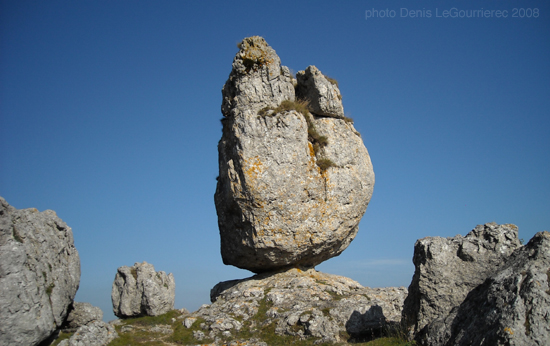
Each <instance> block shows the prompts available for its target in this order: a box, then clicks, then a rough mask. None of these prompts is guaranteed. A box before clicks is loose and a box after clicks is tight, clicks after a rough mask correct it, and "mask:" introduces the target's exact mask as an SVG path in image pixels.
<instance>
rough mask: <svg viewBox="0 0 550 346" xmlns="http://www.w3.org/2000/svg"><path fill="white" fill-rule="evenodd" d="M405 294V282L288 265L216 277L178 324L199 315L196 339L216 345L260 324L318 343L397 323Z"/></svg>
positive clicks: (186, 323)
mask: <svg viewBox="0 0 550 346" xmlns="http://www.w3.org/2000/svg"><path fill="white" fill-rule="evenodd" d="M406 295H407V290H406V289H405V288H404V287H400V288H395V287H390V288H368V287H363V286H361V285H360V284H359V283H357V282H355V281H353V280H351V279H348V278H345V277H342V276H337V275H331V274H325V273H321V272H318V271H316V270H315V269H309V270H307V271H302V270H300V269H290V270H287V271H283V272H280V273H276V274H273V273H271V274H267V273H265V274H259V275H256V276H254V277H251V278H248V279H243V280H232V281H226V282H220V283H219V284H217V285H216V286H215V287H214V288H213V289H212V291H211V300H212V301H213V303H212V304H211V305H203V306H202V307H201V308H200V309H199V310H197V311H196V312H194V313H192V314H190V315H188V316H186V317H185V319H184V321H183V324H184V326H186V327H187V328H191V327H192V326H193V324H194V323H195V322H196V321H198V320H201V321H202V320H204V322H202V323H203V324H202V325H201V330H202V331H200V332H197V333H196V334H197V335H196V337H198V341H201V340H204V339H208V340H217V341H218V342H217V343H220V344H221V343H223V342H222V341H223V338H224V336H231V335H236V334H237V333H238V332H240V331H243V330H248V331H249V332H250V333H252V335H254V333H258V332H259V330H260V329H263V328H267V329H270V328H273V329H274V332H275V333H276V334H279V335H294V336H299V337H301V338H307V337H312V338H317V340H322V342H335V341H346V340H347V339H348V338H352V339H353V338H361V337H363V336H365V335H371V334H372V333H377V332H379V331H380V330H381V329H383V328H385V327H388V326H389V325H394V324H398V323H399V320H400V318H401V309H402V305H403V300H404V299H405V296H406ZM197 323H198V322H197ZM224 333H225V334H224ZM344 335H346V336H345V338H346V339H342V338H343V337H344Z"/></svg>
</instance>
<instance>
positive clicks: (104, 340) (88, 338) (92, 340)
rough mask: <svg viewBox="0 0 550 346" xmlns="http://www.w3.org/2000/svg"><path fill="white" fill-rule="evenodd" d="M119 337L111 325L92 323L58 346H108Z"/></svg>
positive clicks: (100, 322) (98, 322)
mask: <svg viewBox="0 0 550 346" xmlns="http://www.w3.org/2000/svg"><path fill="white" fill-rule="evenodd" d="M116 337H118V333H117V332H116V330H115V327H113V326H112V325H111V324H109V323H105V322H103V321H92V322H89V323H87V324H85V325H83V326H81V327H80V328H78V330H77V331H76V332H75V333H74V334H73V335H72V336H71V337H70V338H69V339H65V340H62V341H61V342H59V344H58V346H106V345H107V344H109V343H110V342H111V341H112V340H114V339H115V338H116Z"/></svg>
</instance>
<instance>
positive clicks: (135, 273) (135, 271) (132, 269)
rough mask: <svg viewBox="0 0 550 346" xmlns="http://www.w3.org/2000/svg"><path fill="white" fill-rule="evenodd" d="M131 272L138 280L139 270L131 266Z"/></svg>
mask: <svg viewBox="0 0 550 346" xmlns="http://www.w3.org/2000/svg"><path fill="white" fill-rule="evenodd" d="M130 273H132V276H133V277H134V280H137V270H136V268H134V267H131V268H130Z"/></svg>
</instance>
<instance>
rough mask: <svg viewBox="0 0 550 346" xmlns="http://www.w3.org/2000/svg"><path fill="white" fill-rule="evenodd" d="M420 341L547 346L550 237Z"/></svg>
mask: <svg viewBox="0 0 550 346" xmlns="http://www.w3.org/2000/svg"><path fill="white" fill-rule="evenodd" d="M418 340H420V341H421V344H422V345H427V346H441V345H448V346H451V345H453V346H459V345H460V346H462V345H464V346H466V345H510V346H521V345H548V343H549V342H550V233H549V232H540V233H537V234H536V235H535V236H534V237H533V238H532V239H531V240H530V241H529V243H528V244H527V245H525V246H523V247H521V248H518V249H517V250H516V251H514V253H513V254H512V255H511V256H510V257H509V258H508V259H507V260H506V263H505V264H504V265H502V266H500V268H499V270H498V272H497V273H496V274H493V275H491V276H490V277H489V278H488V279H487V280H485V281H484V282H483V283H482V284H481V285H479V286H477V287H476V288H475V289H474V290H472V291H471V292H470V293H469V294H468V296H467V297H466V299H465V300H464V301H463V302H462V303H461V304H460V305H459V306H457V307H455V308H454V309H453V310H452V311H451V313H450V314H448V315H447V316H442V317H440V318H438V319H436V320H435V321H433V322H431V323H430V324H429V325H428V326H426V328H425V329H424V330H423V331H422V333H421V334H420V335H419V337H418Z"/></svg>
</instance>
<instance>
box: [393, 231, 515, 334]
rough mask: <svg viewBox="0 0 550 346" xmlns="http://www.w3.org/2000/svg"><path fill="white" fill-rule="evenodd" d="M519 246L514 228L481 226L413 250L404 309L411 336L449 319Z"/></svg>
mask: <svg viewBox="0 0 550 346" xmlns="http://www.w3.org/2000/svg"><path fill="white" fill-rule="evenodd" d="M519 246H521V244H520V242H519V240H518V229H517V227H516V226H514V225H509V224H508V225H497V224H496V223H487V224H485V225H478V226H477V227H476V228H475V229H474V230H472V231H471V232H470V233H468V235H466V237H462V236H460V235H458V236H456V237H454V238H440V237H428V238H423V239H420V240H418V241H417V242H416V244H415V246H414V257H413V262H414V265H415V273H414V276H413V279H412V282H411V284H410V286H409V295H408V296H407V298H406V299H405V305H404V308H403V324H404V325H405V326H406V327H407V328H408V330H409V333H410V336H413V335H415V334H417V333H418V332H419V331H420V330H422V328H424V327H425V326H426V325H427V324H428V323H430V322H431V321H433V320H435V319H436V318H438V317H440V316H446V315H448V314H449V312H450V311H451V309H453V308H454V307H455V306H458V305H460V304H461V303H462V302H463V301H464V298H466V295H467V294H468V293H469V292H470V291H471V290H472V289H474V288H475V287H476V286H478V285H479V284H481V283H482V282H483V281H485V279H486V278H487V277H488V276H489V275H491V274H493V273H495V272H496V271H497V270H498V268H499V267H500V266H501V265H502V264H503V263H504V261H505V260H506V259H507V258H508V256H509V255H510V254H511V253H512V252H513V251H514V250H515V249H516V248H518V247H519Z"/></svg>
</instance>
